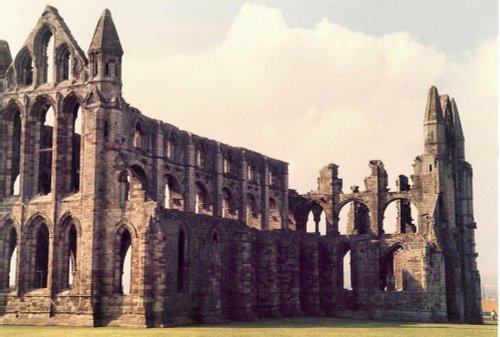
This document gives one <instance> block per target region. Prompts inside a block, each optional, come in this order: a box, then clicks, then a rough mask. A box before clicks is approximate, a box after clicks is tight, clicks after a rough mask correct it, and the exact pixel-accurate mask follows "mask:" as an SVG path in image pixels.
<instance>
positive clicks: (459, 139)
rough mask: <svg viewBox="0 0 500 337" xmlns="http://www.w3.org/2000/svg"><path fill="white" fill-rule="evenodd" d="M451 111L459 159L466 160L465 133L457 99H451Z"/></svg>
mask: <svg viewBox="0 0 500 337" xmlns="http://www.w3.org/2000/svg"><path fill="white" fill-rule="evenodd" d="M451 111H452V114H453V122H454V123H453V127H454V131H455V132H454V134H455V144H456V146H457V158H458V159H465V146H464V143H465V138H464V131H463V129H462V122H461V121H460V115H459V113H458V108H457V103H455V99H454V98H452V99H451Z"/></svg>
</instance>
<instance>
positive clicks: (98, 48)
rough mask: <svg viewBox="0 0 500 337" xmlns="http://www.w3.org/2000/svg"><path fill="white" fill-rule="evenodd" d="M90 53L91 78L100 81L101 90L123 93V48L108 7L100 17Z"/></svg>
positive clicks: (112, 94) (112, 93)
mask: <svg viewBox="0 0 500 337" xmlns="http://www.w3.org/2000/svg"><path fill="white" fill-rule="evenodd" d="M88 53H89V63H90V75H91V80H92V81H95V82H99V85H100V86H101V88H100V90H101V92H106V93H109V94H111V96H116V95H118V94H121V85H122V84H121V78H122V55H123V49H122V45H121V43H120V38H119V37H118V33H117V32H116V27H115V24H114V23H113V19H112V18H111V12H110V11H109V10H108V9H106V10H104V12H103V13H102V15H101V17H100V18H99V22H98V23H97V27H96V29H95V32H94V37H93V38H92V43H90V47H89V52H88Z"/></svg>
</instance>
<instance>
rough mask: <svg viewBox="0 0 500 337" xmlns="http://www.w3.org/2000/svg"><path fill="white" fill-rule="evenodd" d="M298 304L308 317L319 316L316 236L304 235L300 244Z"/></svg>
mask: <svg viewBox="0 0 500 337" xmlns="http://www.w3.org/2000/svg"><path fill="white" fill-rule="evenodd" d="M300 303H301V306H302V310H303V311H304V312H305V313H306V314H307V315H310V316H321V315H322V312H321V309H320V306H319V256H318V241H317V236H315V235H314V236H313V235H311V234H307V233H304V234H303V236H302V238H301V242H300Z"/></svg>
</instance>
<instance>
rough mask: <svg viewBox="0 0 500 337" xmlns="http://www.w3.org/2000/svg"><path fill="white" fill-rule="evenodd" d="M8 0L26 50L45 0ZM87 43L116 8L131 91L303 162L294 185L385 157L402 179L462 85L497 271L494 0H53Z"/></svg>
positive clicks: (1, 34) (309, 184)
mask: <svg viewBox="0 0 500 337" xmlns="http://www.w3.org/2000/svg"><path fill="white" fill-rule="evenodd" d="M22 3H23V6H20V5H19V2H18V1H15V0H2V2H1V3H0V12H1V13H8V15H2V20H0V39H5V40H7V41H8V42H9V44H10V46H11V50H12V53H13V54H14V55H15V54H16V53H17V51H19V49H20V47H21V45H22V43H23V42H24V40H25V39H26V37H27V36H28V34H29V32H30V31H31V29H32V28H33V26H34V25H35V23H36V21H37V19H38V17H39V16H40V15H41V13H42V11H43V8H44V6H45V1H35V0H24V1H23V2H22ZM51 5H53V6H55V7H57V8H58V9H59V12H60V14H61V15H62V16H63V18H64V19H65V21H66V23H67V25H68V26H69V28H70V29H71V30H72V33H73V35H74V37H75V38H76V40H77V41H78V42H79V44H80V46H81V47H82V48H83V50H87V48H88V46H89V44H90V40H91V38H92V34H93V32H94V28H95V25H96V23H97V20H98V18H99V16H100V14H101V13H102V11H103V10H104V8H109V9H110V10H111V12H112V15H113V19H114V21H115V25H116V26H117V29H118V33H119V35H120V38H121V41H122V45H123V49H124V51H125V55H124V61H123V62H124V67H123V81H124V95H125V98H126V99H127V100H128V101H129V102H130V103H131V104H132V105H134V106H136V107H137V108H139V109H140V110H141V111H142V112H143V113H144V114H146V115H148V116H152V117H155V118H158V119H162V120H164V121H167V122H169V123H172V124H174V125H177V126H179V127H180V128H182V129H185V130H189V131H192V132H194V133H198V134H200V135H203V136H207V137H209V138H212V139H217V140H220V141H222V142H225V143H228V144H231V145H235V146H243V147H248V148H251V149H253V150H256V151H259V152H262V153H263V154H266V155H268V156H271V157H275V158H278V159H282V160H284V161H287V162H288V163H289V165H290V166H289V168H290V187H291V188H295V189H297V190H298V191H299V192H301V193H303V192H307V191H309V190H311V189H314V188H315V187H316V178H317V172H318V171H319V169H320V168H321V167H323V166H324V165H327V164H328V163H330V162H333V163H336V164H338V165H340V175H341V177H342V178H344V191H348V190H349V186H351V185H361V186H363V178H364V177H365V176H367V175H368V174H369V169H368V161H369V160H370V159H381V160H382V161H383V162H384V163H385V166H386V169H387V170H388V173H389V180H390V182H391V185H390V187H392V188H394V187H395V184H394V181H395V179H396V177H397V176H398V175H399V174H406V175H410V174H411V173H412V166H411V165H412V163H413V160H414V159H415V156H417V155H419V154H420V153H422V152H423V143H422V120H423V113H424V107H425V101H426V95H427V91H428V88H429V87H430V86H431V85H436V86H437V87H438V89H439V92H440V94H445V93H446V94H450V95H451V96H453V97H455V99H456V101H457V104H458V108H459V110H460V114H461V118H462V123H463V128H464V132H465V137H466V156H467V159H468V160H469V161H470V162H471V164H472V166H473V168H474V184H475V185H474V197H475V200H474V206H475V214H476V222H477V224H478V231H477V241H478V251H479V267H480V270H481V272H482V274H483V276H487V275H486V274H495V275H496V271H497V187H498V186H497V185H498V184H497V145H498V141H497V111H498V107H497V88H498V86H497V78H498V70H497V36H498V32H497V31H498V4H497V1H494V0H481V1H476V0H458V1H456V0H455V1H451V0H449V1H443V0H434V1H430V0H418V1H417V0H414V1H411V0H408V1H401V0H385V1H360V0H341V1H326V0H325V1H320V0H318V1H302V2H300V3H299V2H292V1H285V0H281V1H280V0H275V1H273V0H267V1H266V0H261V1H253V2H245V1H219V0H213V1H203V2H201V1H194V0H188V1H180V0H179V1H160V0H157V1H153V0H151V1H123V0H120V1H118V0H110V1H96V0H87V1H67V0H57V1H52V2H51Z"/></svg>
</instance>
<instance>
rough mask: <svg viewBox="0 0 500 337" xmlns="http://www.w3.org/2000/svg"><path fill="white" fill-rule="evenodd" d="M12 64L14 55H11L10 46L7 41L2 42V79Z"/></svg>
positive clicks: (0, 52)
mask: <svg viewBox="0 0 500 337" xmlns="http://www.w3.org/2000/svg"><path fill="white" fill-rule="evenodd" d="M11 63H12V55H11V54H10V49H9V44H8V43H7V41H5V40H0V77H3V74H4V73H5V71H6V70H7V68H8V67H9V66H10V64H11Z"/></svg>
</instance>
